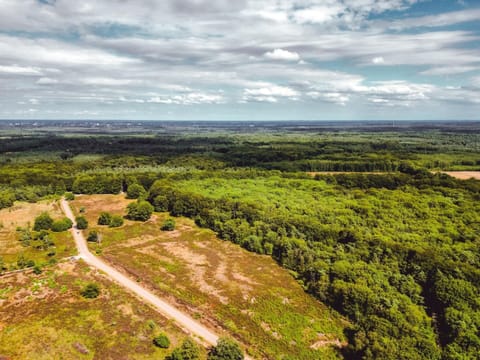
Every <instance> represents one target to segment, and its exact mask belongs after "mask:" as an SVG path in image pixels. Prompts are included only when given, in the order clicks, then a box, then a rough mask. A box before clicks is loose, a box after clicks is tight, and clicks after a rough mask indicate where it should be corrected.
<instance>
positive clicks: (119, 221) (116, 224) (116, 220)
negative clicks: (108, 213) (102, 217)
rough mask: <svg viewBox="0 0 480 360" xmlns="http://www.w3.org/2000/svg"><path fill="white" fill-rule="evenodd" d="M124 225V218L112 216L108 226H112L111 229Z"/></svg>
mask: <svg viewBox="0 0 480 360" xmlns="http://www.w3.org/2000/svg"><path fill="white" fill-rule="evenodd" d="M122 225H123V217H121V216H120V215H112V218H111V219H110V224H109V225H108V226H110V227H111V228H116V227H120V226H122Z"/></svg>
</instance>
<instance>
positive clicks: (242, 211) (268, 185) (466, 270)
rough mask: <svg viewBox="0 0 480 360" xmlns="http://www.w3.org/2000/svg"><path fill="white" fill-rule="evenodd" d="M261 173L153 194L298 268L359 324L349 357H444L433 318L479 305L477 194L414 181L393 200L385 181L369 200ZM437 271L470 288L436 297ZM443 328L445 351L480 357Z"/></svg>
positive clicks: (436, 180)
mask: <svg viewBox="0 0 480 360" xmlns="http://www.w3.org/2000/svg"><path fill="white" fill-rule="evenodd" d="M262 175H264V174H259V173H256V172H255V171H236V172H232V173H228V172H225V171H224V172H222V174H221V175H220V173H210V174H209V175H208V176H206V174H202V176H201V177H200V176H199V177H191V178H189V179H188V180H184V179H171V180H166V179H163V180H159V181H158V182H156V183H154V184H153V186H152V187H151V189H150V192H149V199H151V200H152V202H153V200H154V199H155V198H156V197H157V196H159V194H163V195H162V196H165V197H166V198H167V204H168V208H167V210H168V211H170V212H171V213H172V214H174V215H183V216H189V217H192V218H194V219H195V221H196V223H197V224H199V225H201V226H206V227H210V228H212V229H213V230H215V231H217V233H218V234H219V235H220V237H222V238H224V239H226V240H230V241H232V242H234V243H237V244H240V245H241V246H243V247H245V248H246V249H248V250H250V251H254V252H257V253H261V254H263V253H269V254H271V255H272V256H273V257H274V258H275V259H276V260H277V261H278V262H279V263H280V264H282V265H283V266H284V267H286V268H288V269H291V270H294V271H295V273H296V274H297V275H296V276H297V277H298V278H299V280H301V281H302V284H303V285H304V286H305V288H306V289H307V291H309V292H310V293H312V294H313V295H315V296H316V297H318V298H319V299H320V300H322V301H324V302H326V303H328V304H330V305H331V306H333V307H335V308H336V309H338V310H339V311H341V312H342V313H343V314H345V315H347V316H348V317H349V318H350V319H351V320H352V322H353V323H354V326H353V327H352V328H351V329H350V331H349V332H348V338H349V346H348V347H347V349H346V350H345V351H346V353H347V354H349V355H348V356H350V357H353V358H358V357H362V358H364V359H378V358H382V359H392V360H393V359H397V358H408V359H423V358H430V359H439V358H440V356H441V348H440V347H439V346H438V345H437V340H436V339H437V335H436V334H435V328H434V327H433V326H432V319H431V318H430V317H429V316H428V313H427V310H429V309H432V308H433V309H437V308H438V309H439V312H437V313H440V314H442V313H444V312H445V311H446V310H445V309H448V307H451V306H453V302H452V301H453V299H459V300H458V301H459V302H460V303H462V304H463V305H464V306H465V304H470V305H469V306H470V307H472V309H475V306H477V305H476V304H475V303H472V302H471V300H470V303H469V302H468V301H467V300H466V299H472V298H475V296H474V295H473V294H474V293H475V291H477V292H478V291H479V286H480V282H479V280H478V279H480V271H479V270H478V267H476V265H475V264H476V260H475V259H476V257H475V256H473V254H474V253H475V246H476V245H475V241H476V240H475V239H476V233H477V232H478V231H480V222H479V221H480V216H479V214H480V208H479V205H478V202H477V201H476V199H477V196H478V195H477V192H476V190H475V189H466V188H464V187H463V185H462V186H459V188H456V186H457V185H456V183H455V182H454V183H449V181H450V180H449V179H443V178H442V177H437V176H430V175H425V174H421V175H407V176H408V181H407V182H408V183H409V185H401V184H400V185H398V186H394V187H392V190H389V189H386V188H378V187H377V186H378V185H379V183H377V184H373V183H372V187H370V188H368V189H365V190H362V189H358V188H357V189H355V188H354V189H348V188H347V187H341V186H340V187H339V185H338V184H336V183H335V184H334V183H327V182H325V181H322V180H310V179H294V178H281V177H279V176H269V177H264V176H262ZM417 176H420V177H417ZM375 181H376V180H375ZM411 184H415V186H412V185H411ZM346 186H352V184H348V185H346ZM187 189H188V190H187ZM447 264H448V265H447ZM435 269H443V270H442V271H446V272H448V273H449V274H450V276H452V279H455V278H458V277H460V278H461V279H458V281H453V280H449V281H448V282H446V283H451V284H452V285H454V287H453V289H455V291H454V292H453V293H451V294H452V295H449V294H450V293H448V292H446V291H445V290H444V289H446V287H440V286H438V287H437V288H436V289H435V288H432V283H433V279H432V273H433V270H435ZM452 269H456V270H455V272H453V271H452ZM467 279H472V280H467ZM464 282H465V283H464ZM467 283H468V284H469V285H468V286H467V285H466V284H467ZM425 294H427V295H428V296H425ZM453 294H455V295H453ZM440 309H441V311H440ZM473 311H475V310H473ZM451 313H452V312H451ZM443 319H444V316H442V317H440V320H441V321H442V324H444V325H442V326H441V327H439V330H440V334H439V336H440V338H445V340H444V343H445V344H449V345H451V344H457V345H458V346H460V347H463V348H464V350H465V351H468V352H472V351H473V350H470V349H475V347H472V345H469V346H468V349H469V350H467V348H466V347H465V344H466V343H465V341H464V340H461V337H457V338H455V337H450V338H449V337H446V336H444V334H451V333H452V329H453V328H454V325H453V324H450V323H447V321H446V315H445V320H443ZM470 338H472V336H471V335H470ZM460 344H461V345H460ZM457 345H456V346H457ZM452 346H453V345H452ZM452 346H451V347H450V348H451V349H453V348H454V347H452ZM451 351H453V350H451Z"/></svg>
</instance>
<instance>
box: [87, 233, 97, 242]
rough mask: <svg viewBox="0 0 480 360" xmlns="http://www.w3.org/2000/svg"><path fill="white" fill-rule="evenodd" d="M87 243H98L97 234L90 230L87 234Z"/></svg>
mask: <svg viewBox="0 0 480 360" xmlns="http://www.w3.org/2000/svg"><path fill="white" fill-rule="evenodd" d="M87 241H90V242H97V241H98V233H97V231H96V230H92V231H90V232H89V233H88V236H87Z"/></svg>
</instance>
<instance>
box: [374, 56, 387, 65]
mask: <svg viewBox="0 0 480 360" xmlns="http://www.w3.org/2000/svg"><path fill="white" fill-rule="evenodd" d="M372 63H374V64H376V65H378V64H384V63H385V59H384V58H383V57H382V56H377V57H374V58H373V59H372Z"/></svg>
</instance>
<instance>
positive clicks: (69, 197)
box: [65, 192, 75, 201]
mask: <svg viewBox="0 0 480 360" xmlns="http://www.w3.org/2000/svg"><path fill="white" fill-rule="evenodd" d="M65 200H67V201H73V200H75V195H74V194H73V193H72V192H66V193H65Z"/></svg>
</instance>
